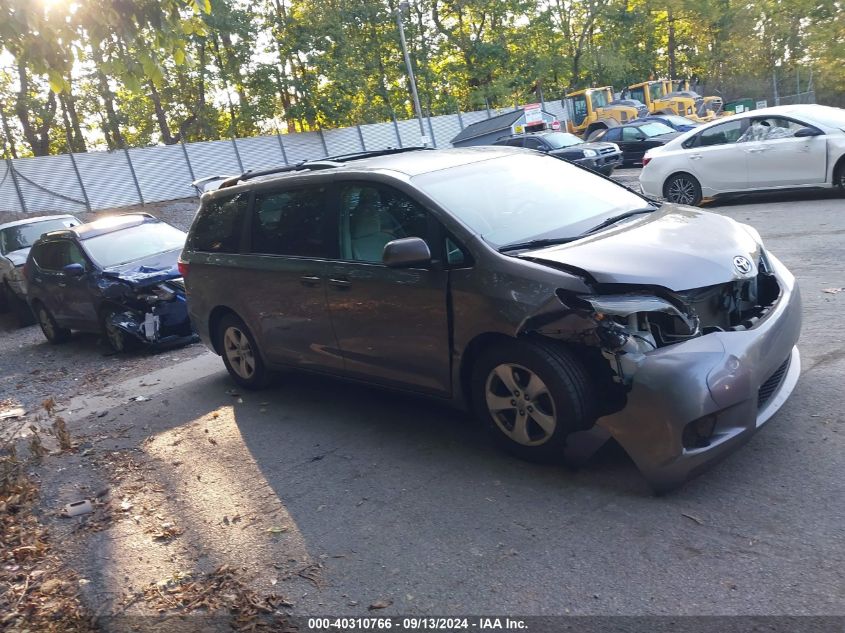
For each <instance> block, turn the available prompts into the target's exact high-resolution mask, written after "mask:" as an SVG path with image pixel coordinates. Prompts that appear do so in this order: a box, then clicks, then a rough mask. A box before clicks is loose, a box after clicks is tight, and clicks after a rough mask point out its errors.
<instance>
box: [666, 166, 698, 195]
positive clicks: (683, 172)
mask: <svg viewBox="0 0 845 633" xmlns="http://www.w3.org/2000/svg"><path fill="white" fill-rule="evenodd" d="M675 176H688V177H689V178H692V179H693V180H694V181H695V182H696V184H697V185H698V188H699V189H701V181H700V180H699V179H698V176H696V175H695V174H694V173H692V172H690V171H686V170H684V169H679V170H678V171H673V172H672V173H670V174H669V175H668V176H666V178H664V179H663V184H662V185H661V186H660V192H661V193H662V194H663V197H664V198H666V185H667V184H669V181H670V180H672V178H674V177H675Z"/></svg>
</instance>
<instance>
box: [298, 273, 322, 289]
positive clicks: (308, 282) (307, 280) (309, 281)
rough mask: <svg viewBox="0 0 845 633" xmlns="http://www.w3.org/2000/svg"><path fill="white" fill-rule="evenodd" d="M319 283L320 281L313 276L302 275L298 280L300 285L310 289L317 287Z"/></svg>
mask: <svg viewBox="0 0 845 633" xmlns="http://www.w3.org/2000/svg"><path fill="white" fill-rule="evenodd" d="M321 281H322V279H321V278H320V277H317V276H315V275H303V276H302V277H300V278H299V283H301V284H302V285H303V286H308V287H310V288H313V287H314V286H319V285H320V282H321Z"/></svg>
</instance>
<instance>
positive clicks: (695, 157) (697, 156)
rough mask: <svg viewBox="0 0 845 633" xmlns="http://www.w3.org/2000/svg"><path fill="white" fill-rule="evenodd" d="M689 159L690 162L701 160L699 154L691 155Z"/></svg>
mask: <svg viewBox="0 0 845 633" xmlns="http://www.w3.org/2000/svg"><path fill="white" fill-rule="evenodd" d="M689 159H690V160H701V154H691V155H690V157H689Z"/></svg>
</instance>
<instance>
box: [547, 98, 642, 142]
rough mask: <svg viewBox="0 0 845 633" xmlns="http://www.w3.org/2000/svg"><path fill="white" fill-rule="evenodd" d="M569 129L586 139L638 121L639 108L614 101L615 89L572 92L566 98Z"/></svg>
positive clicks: (567, 125)
mask: <svg viewBox="0 0 845 633" xmlns="http://www.w3.org/2000/svg"><path fill="white" fill-rule="evenodd" d="M564 103H565V105H566V111H567V114H569V117H568V120H567V122H566V127H567V129H568V130H569V131H570V132H571V133H573V134H577V135H579V136H583V137H584V138H585V139H586V138H588V137H589V136H590V134H592V133H593V132H595V131H596V130H601V129H606V128H610V127H616V126H618V125H621V124H623V123H627V122H628V121H633V120H634V119H636V118H637V117H638V116H639V115H640V113H639V112H638V111H637V108H635V107H632V106H630V105H625V104H622V103H616V102H614V100H613V87H612V86H603V87H601V88H586V89H584V90H576V91H575V92H570V93H569V94H567V95H566V97H565V98H564Z"/></svg>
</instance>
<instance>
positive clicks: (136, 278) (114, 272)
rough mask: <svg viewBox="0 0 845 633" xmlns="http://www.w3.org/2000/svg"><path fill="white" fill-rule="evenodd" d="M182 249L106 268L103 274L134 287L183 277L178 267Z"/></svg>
mask: <svg viewBox="0 0 845 633" xmlns="http://www.w3.org/2000/svg"><path fill="white" fill-rule="evenodd" d="M181 252H182V249H176V250H172V251H167V252H166V253H158V254H157V255H151V256H149V257H145V258H144V259H138V260H135V261H134V262H129V263H128V264H121V265H120V266H112V267H111V268H106V269H105V270H104V271H103V274H104V275H106V276H108V277H115V278H117V279H120V280H121V281H125V282H127V283H129V284H131V285H133V286H149V285H152V284H156V283H160V282H162V281H167V280H168V279H176V278H178V277H181V276H182V275H181V273H180V272H179V269H178V267H177V262H178V261H179V253H181Z"/></svg>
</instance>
